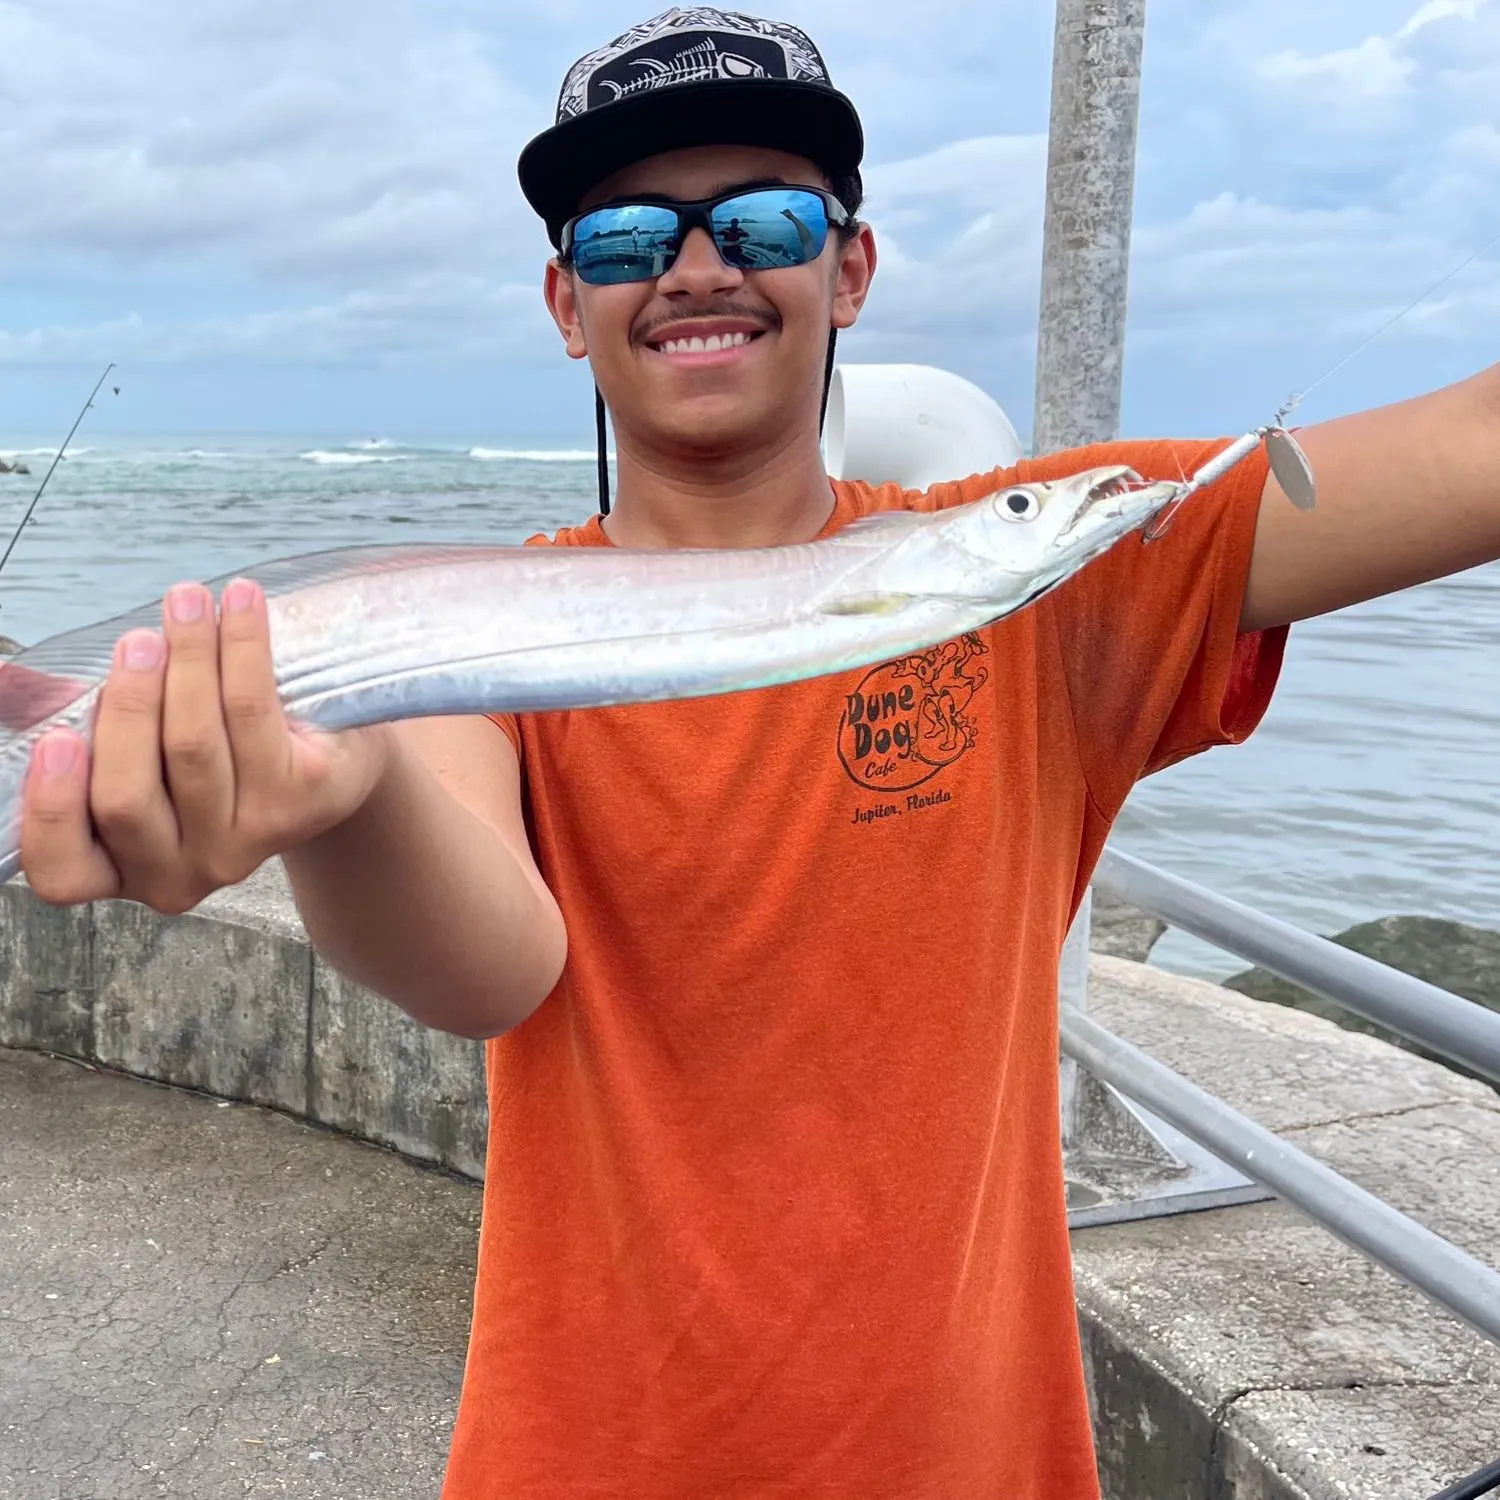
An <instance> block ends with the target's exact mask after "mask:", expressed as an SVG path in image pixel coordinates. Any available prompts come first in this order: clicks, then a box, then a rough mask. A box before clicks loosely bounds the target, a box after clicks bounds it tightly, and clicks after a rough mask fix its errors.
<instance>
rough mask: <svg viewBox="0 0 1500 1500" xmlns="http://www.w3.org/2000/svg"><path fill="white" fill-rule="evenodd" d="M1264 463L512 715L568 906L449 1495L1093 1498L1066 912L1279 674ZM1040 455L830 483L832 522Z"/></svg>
mask: <svg viewBox="0 0 1500 1500" xmlns="http://www.w3.org/2000/svg"><path fill="white" fill-rule="evenodd" d="M1219 446H1222V445H1219V444H1210V443H1192V444H1176V445H1173V444H1167V443H1128V444H1111V445H1107V446H1104V447H1101V448H1096V449H1093V450H1087V451H1083V452H1076V453H1073V454H1071V455H1061V456H1057V457H1053V458H1049V459H1047V460H1045V461H1037V462H1032V463H1023V464H1021V465H1019V466H1018V467H1017V469H1016V470H1015V471H1014V477H1016V478H1019V479H1021V480H1025V479H1028V478H1040V479H1045V478H1049V477H1055V476H1057V475H1060V474H1063V473H1070V472H1075V471H1077V470H1078V469H1081V468H1086V467H1089V466H1092V465H1094V464H1099V463H1121V462H1123V463H1128V464H1130V465H1132V466H1133V467H1134V468H1136V469H1138V470H1139V471H1140V472H1141V473H1143V474H1144V475H1146V476H1148V477H1155V478H1161V477H1174V478H1175V477H1176V476H1177V475H1178V474H1179V473H1180V472H1183V471H1187V472H1191V470H1192V468H1193V467H1194V465H1196V464H1198V463H1200V462H1201V461H1203V460H1204V459H1205V458H1207V457H1208V456H1209V455H1210V453H1211V452H1213V451H1216V450H1217V448H1218V447H1219ZM1265 475H1266V466H1265V463H1264V461H1263V459H1262V460H1260V461H1257V460H1254V459H1252V460H1251V461H1249V462H1246V463H1245V464H1243V465H1242V466H1241V467H1240V468H1239V469H1237V470H1235V471H1234V472H1233V473H1232V474H1231V475H1229V476H1228V478H1226V479H1225V480H1223V481H1221V482H1220V483H1219V484H1218V485H1217V486H1215V487H1213V488H1212V489H1210V490H1207V491H1204V492H1203V493H1201V494H1200V495H1198V496H1197V497H1196V498H1195V499H1194V500H1193V501H1191V502H1190V503H1189V504H1188V505H1187V506H1185V507H1184V508H1183V510H1182V511H1181V512H1180V513H1179V514H1178V516H1177V517H1176V519H1175V521H1174V522H1173V524H1172V527H1171V530H1170V532H1169V533H1168V535H1167V536H1166V537H1165V538H1164V539H1163V540H1160V541H1158V542H1155V543H1153V544H1151V545H1143V544H1142V541H1141V540H1140V538H1139V536H1133V537H1129V538H1127V539H1126V540H1125V541H1124V542H1122V543H1121V544H1119V545H1118V546H1116V547H1115V548H1114V549H1113V550H1112V551H1110V552H1109V553H1107V554H1106V555H1105V556H1104V557H1103V558H1101V559H1100V560H1098V561H1097V562H1095V563H1093V564H1091V565H1090V566H1089V567H1088V568H1086V569H1085V570H1084V571H1083V572H1082V573H1080V574H1078V575H1076V576H1075V577H1074V578H1073V579H1071V580H1069V582H1068V583H1066V584H1064V585H1063V586H1062V587H1061V588H1059V589H1057V590H1056V591H1055V592H1053V593H1052V594H1050V595H1048V596H1047V597H1045V598H1044V599H1042V600H1041V601H1040V602H1039V603H1037V604H1036V605H1034V606H1033V607H1032V608H1030V609H1028V610H1025V611H1023V612H1022V613H1020V614H1018V615H1013V616H1012V617H1010V618H1009V619H1007V620H1004V621H1002V622H1000V623H999V624H997V625H993V626H990V627H988V628H987V629H985V630H982V631H979V632H976V633H974V634H971V635H966V636H964V637H962V638H961V639H958V640H955V641H952V642H949V643H948V644H946V645H943V646H940V647H937V648H936V649H934V650H931V651H925V652H920V653H918V654H916V655H914V656H911V657H908V658H905V659H903V660H900V661H893V662H889V663H886V664H885V665H883V666H878V667H875V668H873V669H871V670H865V671H858V672H852V673H843V674H840V675H837V676H833V677H827V678H822V679H818V680H814V681H810V682H801V683H794V684H790V685H788V686H785V687H776V688H769V689H763V690H759V691H755V692H745V693H739V694H735V695H733V696H728V697H721V698H711V699H700V700H696V701H687V702H679V703H667V704H654V705H647V706H636V707H628V708H614V709H593V710H588V711H584V712H562V713H548V714H538V715H526V716H522V717H521V718H520V719H519V720H500V721H499V722H500V723H501V724H502V727H503V728H504V729H505V731H506V732H507V733H508V734H509V735H510V736H511V738H512V739H513V741H514V742H515V743H516V745H517V748H518V750H519V752H520V755H521V760H522V765H523V770H524V778H525V788H526V797H527V802H528V813H529V817H530V825H531V829H532V838H533V844H534V847H535V850H536V855H537V859H538V862H539V865H540V868H541V871H542V873H543V875H544V876H545V878H546V880H547V882H548V884H549V885H550V887H551V889H552V891H553V892H554V893H555V895H556V897H557V900H558V902H559V903H560V905H561V908H562V912H563V915H564V918H565V919H566V922H567V929H568V939H569V949H568V961H567V966H566V970H565V972H564V974H563V976H562V978H561V980H560V981H559V983H558V985H557V988H556V989H555V990H554V992H553V993H552V995H551V996H550V997H549V998H548V1000H547V1001H546V1003H545V1004H544V1005H543V1006H542V1007H541V1008H540V1009H539V1010H538V1011H537V1012H536V1014H535V1015H533V1016H532V1017H530V1019H528V1020H527V1021H526V1022H525V1023H523V1024H522V1025H521V1026H519V1027H517V1028H516V1030H515V1031H513V1032H511V1033H510V1034H509V1035H507V1036H505V1037H502V1038H498V1039H496V1040H494V1041H492V1042H490V1043H489V1044H488V1073H489V1102H490V1137H489V1155H488V1163H487V1172H486V1183H485V1189H484V1192H485V1199H484V1218H483V1230H482V1234H481V1240H480V1252H479V1271H478V1282H477V1286H476V1291H475V1304H474V1322H473V1329H472V1333H471V1339H470V1346H469V1356H468V1366H467V1370H466V1374H465V1378H464V1386H463V1394H462V1400H461V1403H460V1408H459V1413H458V1421H457V1426H456V1430H455V1433H454V1438H453V1446H452V1453H451V1457H450V1462H449V1468H448V1475H447V1481H446V1485H445V1488H444V1490H443V1496H444V1500H564V1497H567V1500H572V1497H582V1496H589V1497H603V1496H608V1497H622V1500H624V1497H629V1500H677V1497H681V1500H689V1497H691V1500H705V1497H710V1496H712V1497H755V1500H761V1497H772V1496H777V1497H788V1500H791V1497H797V1500H805V1497H812V1496H822V1497H831V1496H839V1497H850V1500H855V1497H857V1500H882V1497H892V1500H895V1497H900V1500H1096V1497H1097V1496H1098V1483H1097V1480H1096V1477H1095V1465H1094V1456H1093V1448H1092V1441H1091V1433H1090V1427H1089V1413H1088V1407H1087V1403H1086V1400H1085V1389H1084V1379H1083V1370H1082V1362H1081V1358H1080V1352H1079V1342H1078V1329H1077V1323H1076V1317H1075V1312H1074V1303H1073V1286H1072V1275H1071V1265H1070V1260H1069V1247H1068V1231H1067V1220H1066V1211H1065V1205H1064V1192H1063V1175H1062V1156H1061V1148H1060V1141H1059V1124H1058V1039H1057V1014H1056V1008H1057V1000H1056V981H1057V965H1058V953H1059V948H1060V946H1061V943H1062V939H1063V936H1064V933H1065V931H1066V929H1067V926H1068V923H1069V921H1070V919H1071V916H1072V914H1073V912H1074V910H1075V909H1076V907H1077V905H1078V902H1079V900H1080V898H1081V896H1082V894H1083V892H1084V890H1085V888H1086V886H1087V882H1088V879H1089V875H1090V872H1091V870H1092V867H1093V865H1094V862H1095V859H1096V858H1097V856H1098V854H1099V852H1100V849H1101V848H1102V846H1103V844H1104V841H1105V838H1106V835H1107V834H1108V832H1109V828H1110V824H1111V821H1112V820H1113V819H1114V817H1115V815H1116V814H1117V812H1118V811H1119V808H1120V805H1121V803H1122V802H1123V801H1124V799H1125V796H1126V794H1127V793H1128V792H1129V791H1130V788H1131V787H1132V785H1133V784H1134V783H1135V782H1136V780H1137V779H1138V778H1139V777H1140V776H1142V775H1143V774H1145V773H1147V772H1149V771H1151V770H1153V769H1156V768H1159V767H1161V766H1164V765H1167V764H1169V763H1170V762H1172V761H1176V760H1179V759H1181V758H1182V757H1184V756H1186V755H1190V754H1192V753H1193V752H1195V751H1198V750H1202V749H1205V748H1206V747H1208V746H1210V745H1215V744H1220V743H1224V742H1233V741H1238V740H1241V739H1243V738H1244V737H1245V736H1246V735H1247V734H1249V732H1250V731H1251V729H1253V728H1254V726H1255V725H1256V723H1257V722H1258V721H1259V719H1260V716H1261V715H1262V713H1263V712H1264V711H1265V708H1266V706H1267V703H1268V701H1269V698H1270V693H1271V689H1272V686H1273V684H1274V681H1275V678H1276V674H1277V670H1278V667H1279V664H1280V659H1281V652H1282V647H1283V642H1284V632H1280V631H1277V632H1268V633H1266V634H1264V635H1258V636H1240V635H1238V633H1237V622H1238V619H1239V614H1240V607H1241V599H1242V596H1243V592H1244V587H1245V581H1246V576H1247V572H1248V568H1249V561H1250V555H1251V548H1252V542H1253V536H1254V528H1255V517H1256V510H1257V503H1258V500H1259V496H1260V492H1261V488H1262V485H1263V484H1264V481H1265ZM1011 479H1012V475H1011V474H1009V473H1006V474H1001V475H995V474H991V475H988V476H982V477H977V478H974V479H971V480H967V481H965V482H963V483H961V484H953V485H940V486H938V487H936V488H935V489H933V490H931V491H929V492H927V493H926V494H920V495H919V494H912V493H902V492H901V491H900V490H898V489H896V488H895V487H893V486H892V487H886V488H882V489H874V488H871V487H870V486H868V485H863V484H838V485H836V486H835V492H836V500H837V505H836V509H835V512H834V515H833V517H832V519H831V520H830V522H829V524H828V527H827V531H829V532H832V531H834V530H836V529H837V528H838V527H839V526H841V525H843V524H845V523H847V522H848V521H850V520H852V519H853V518H854V517H856V516H858V515H863V514H866V513H868V512H871V511H877V510H887V509H893V508H898V507H903V506H905V507H910V508H915V509H922V510H929V509H933V508H936V507H942V506H948V505H954V504H957V503H960V502H962V501H966V500H972V499H975V498H978V497H979V496H981V495H983V494H987V493H989V492H990V491H992V490H993V489H995V488H997V487H998V486H1000V485H1002V484H1006V483H1009V482H1011ZM538 540H544V539H538ZM554 544H555V545H557V546H565V547H597V546H606V545H609V544H608V542H607V540H606V539H605V537H604V534H603V532H602V530H601V528H600V526H599V523H598V520H597V518H596V519H595V520H593V521H591V522H589V523H588V524H587V525H584V526H581V527H578V528H576V529H572V530H568V531H564V532H562V533H560V534H559V535H558V536H557V538H556V539H555V543H554Z"/></svg>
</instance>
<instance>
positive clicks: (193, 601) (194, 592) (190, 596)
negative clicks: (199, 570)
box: [167, 583, 203, 625]
mask: <svg viewBox="0 0 1500 1500" xmlns="http://www.w3.org/2000/svg"><path fill="white" fill-rule="evenodd" d="M167 611H168V613H170V615H171V616H172V618H173V619H174V620H175V621H176V622H177V623H178V624H179V625H191V624H192V622H193V621H194V620H201V619H202V618H203V589H202V588H201V587H199V585H197V584H196V583H181V584H178V586H177V587H176V588H174V589H169V590H168V592H167Z"/></svg>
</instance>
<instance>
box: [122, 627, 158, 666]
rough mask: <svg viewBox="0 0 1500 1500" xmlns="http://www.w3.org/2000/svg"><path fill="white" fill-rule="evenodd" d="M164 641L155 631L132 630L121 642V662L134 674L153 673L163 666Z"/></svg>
mask: <svg viewBox="0 0 1500 1500" xmlns="http://www.w3.org/2000/svg"><path fill="white" fill-rule="evenodd" d="M161 659H162V639H161V637H160V636H159V635H157V633H156V632H155V631H154V630H132V631H131V632H130V634H129V635H127V636H126V637H125V639H124V640H123V641H121V642H120V660H121V661H122V662H123V663H124V665H125V666H127V667H128V668H129V669H130V670H131V671H132V672H151V671H154V670H155V669H156V668H157V667H159V666H160V665H161Z"/></svg>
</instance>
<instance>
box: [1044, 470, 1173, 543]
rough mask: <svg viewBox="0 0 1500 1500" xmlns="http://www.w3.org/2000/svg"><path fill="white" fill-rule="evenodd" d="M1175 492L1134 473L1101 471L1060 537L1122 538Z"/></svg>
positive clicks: (1170, 483)
mask: <svg viewBox="0 0 1500 1500" xmlns="http://www.w3.org/2000/svg"><path fill="white" fill-rule="evenodd" d="M1178 488H1179V486H1178V485H1177V484H1176V482H1175V481H1172V480H1148V479H1143V478H1142V477H1141V476H1140V475H1139V474H1137V473H1136V471H1135V470H1134V469H1127V468H1115V469H1101V470H1100V471H1099V472H1098V477H1097V478H1096V479H1095V480H1094V482H1093V483H1092V484H1091V485H1089V487H1088V489H1087V490H1085V491H1084V493H1083V495H1082V496H1080V498H1079V500H1078V503H1077V506H1076V508H1075V509H1074V511H1073V514H1072V515H1071V516H1070V517H1069V518H1068V521H1067V524H1066V525H1065V526H1064V527H1063V528H1062V531H1061V532H1060V533H1059V537H1060V538H1062V537H1068V536H1074V535H1077V534H1078V533H1080V532H1083V533H1094V532H1098V531H1102V530H1105V529H1109V530H1110V531H1111V532H1112V533H1113V534H1120V535H1123V534H1124V533H1125V532H1126V531H1130V530H1132V529H1133V528H1135V527H1136V526H1139V525H1142V524H1143V523H1144V522H1146V521H1149V520H1150V519H1151V518H1152V517H1153V516H1155V515H1156V514H1157V513H1158V512H1159V511H1160V510H1161V509H1162V508H1163V507H1164V506H1165V505H1167V504H1168V503H1169V502H1170V501H1171V500H1172V498H1173V497H1174V496H1175V495H1176V494H1177V491H1178Z"/></svg>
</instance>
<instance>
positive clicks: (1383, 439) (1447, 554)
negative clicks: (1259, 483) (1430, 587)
mask: <svg viewBox="0 0 1500 1500" xmlns="http://www.w3.org/2000/svg"><path fill="white" fill-rule="evenodd" d="M1298 437H1299V440H1300V441H1301V443H1302V445H1303V447H1304V448H1305V449H1306V452H1307V456H1308V458H1309V459H1310V460H1311V462H1312V466H1313V469H1314V472H1315V473H1316V474H1317V477H1318V506H1317V509H1316V510H1313V511H1311V512H1302V511H1297V510H1294V509H1293V508H1292V507H1291V505H1290V504H1289V503H1288V502H1287V500H1286V498H1285V497H1284V496H1283V495H1282V494H1281V493H1280V490H1279V489H1278V488H1277V486H1276V484H1275V481H1274V480H1271V481H1268V483H1267V487H1266V496H1265V499H1264V501H1263V503H1262V505H1261V512H1260V519H1259V523H1258V526H1257V530H1256V539H1255V562H1254V565H1253V567H1252V569H1251V573H1250V585H1249V588H1248V590H1247V593H1246V600H1245V609H1244V614H1243V617H1242V624H1243V625H1244V627H1245V628H1246V629H1260V628H1264V627H1268V626H1272V625H1284V624H1289V623H1290V622H1292V621H1293V620H1300V619H1306V618H1308V617H1309V616H1312V615H1317V614H1324V613H1326V612H1327V611H1329V610H1334V609H1341V608H1343V607H1344V606H1345V605H1349V604H1354V603H1357V602H1358V601H1359V600H1362V599H1371V598H1374V597H1376V596H1377V595H1380V594H1388V593H1393V592H1394V591H1395V590H1397V589H1403V588H1409V587H1411V586H1412V585H1413V584H1418V583H1426V582H1428V581H1429V580H1431V579H1434V578H1442V577H1446V576H1448V575H1449V574H1452V573H1458V572H1462V571H1463V570H1464V569H1466V568H1472V567H1477V566H1479V565H1480V564H1482V563H1486V562H1491V561H1493V560H1494V559H1495V558H1497V557H1500V365H1496V366H1494V367H1493V368H1491V369H1489V370H1486V371H1484V372H1482V373H1481V374H1479V375H1476V376H1473V377H1472V378H1471V379H1468V380H1465V381H1461V382H1460V383H1459V384H1457V385H1452V386H1448V387H1447V388H1446V389H1444V390H1440V391H1435V392H1433V393H1432V394H1431V395H1428V396H1419V397H1417V398H1416V399H1415V400H1412V401H1403V402H1400V403H1398V404H1396V405H1394V406H1387V407H1382V408H1379V409H1377V410H1375V411H1367V412H1360V413H1358V414H1356V415H1354V416H1349V417H1340V418H1338V419H1337V420H1336V421H1332V422H1324V423H1320V424H1319V425H1317V426H1315V427H1309V428H1306V429H1304V430H1303V431H1302V432H1300V433H1299V434H1298Z"/></svg>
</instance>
